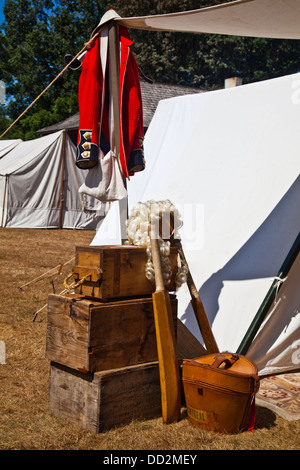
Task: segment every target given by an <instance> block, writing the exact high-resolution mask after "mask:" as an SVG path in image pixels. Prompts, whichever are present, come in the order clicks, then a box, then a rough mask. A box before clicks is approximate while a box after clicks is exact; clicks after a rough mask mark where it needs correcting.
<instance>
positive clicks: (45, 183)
mask: <svg viewBox="0 0 300 470" xmlns="http://www.w3.org/2000/svg"><path fill="white" fill-rule="evenodd" d="M14 143H16V142H14ZM0 145H1V147H0V151H1V149H2V148H3V151H4V149H8V148H9V147H10V148H11V150H10V151H8V152H6V154H5V155H4V156H3V158H1V160H0V224H1V226H2V227H18V228H72V229H73V228H74V229H96V228H97V227H98V226H99V223H100V221H101V220H102V218H103V215H104V214H103V207H102V205H101V203H100V202H99V201H96V200H94V199H92V198H89V200H88V203H87V205H88V207H89V209H90V210H89V211H88V212H87V211H83V208H82V201H81V199H80V196H79V194H78V189H79V187H80V186H81V184H82V183H83V181H84V178H85V173H84V171H83V170H79V169H78V168H77V167H76V166H75V155H76V148H75V146H74V144H73V143H72V142H71V140H70V139H69V137H68V135H64V132H63V131H60V132H56V133H54V134H50V135H47V136H45V137H41V138H39V139H34V140H30V141H26V142H22V141H18V142H17V145H15V146H14V145H12V142H11V141H1V142H0Z"/></svg>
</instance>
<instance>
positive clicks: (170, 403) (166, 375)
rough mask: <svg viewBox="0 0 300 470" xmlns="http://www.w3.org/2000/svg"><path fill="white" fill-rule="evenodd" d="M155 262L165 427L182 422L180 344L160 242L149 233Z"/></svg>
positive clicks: (155, 305)
mask: <svg viewBox="0 0 300 470" xmlns="http://www.w3.org/2000/svg"><path fill="white" fill-rule="evenodd" d="M150 239H151V251H152V261H153V266H154V271H155V284H156V291H155V292H154V293H153V294H152V300H153V311H154V322H155V333H156V344H157V356H158V364H159V378H160V390H161V406H162V417H163V422H164V423H165V424H169V423H173V422H176V421H179V419H180V410H181V386H180V376H179V365H178V356H177V345H176V338H175V330H174V324H173V318H172V317H173V315H172V307H171V301H170V296H169V293H168V292H167V291H166V290H165V288H164V281H163V275H162V268H161V260H160V253H159V245H158V239H157V238H156V236H155V233H154V231H153V230H150Z"/></svg>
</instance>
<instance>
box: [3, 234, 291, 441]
mask: <svg viewBox="0 0 300 470" xmlns="http://www.w3.org/2000/svg"><path fill="white" fill-rule="evenodd" d="M93 237H94V232H91V231H72V230H62V231H60V230H29V229H28V230H23V229H0V268H1V283H0V289H1V295H0V299H1V309H0V340H3V341H4V342H5V344H6V364H0V384H1V387H0V391H1V393H0V413H1V414H0V450H19V449H26V450H29V449H33V450H38V449H41V450H46V449H48V450H54V449H57V450H80V449H85V450H91V449H93V450H101V449H102V450H139V449H144V450H224V449H227V450H239V449H240V450H247V449H248V450H257V449H260V450H282V449H286V450H291V449H299V436H300V421H296V422H289V421H285V420H283V419H282V418H280V417H278V416H275V415H274V414H273V413H272V412H271V411H268V410H266V409H264V408H257V420H256V429H255V430H254V431H253V432H244V433H241V434H237V435H219V434H216V433H213V432H206V431H202V430H200V429H198V428H195V427H193V426H191V425H190V424H189V423H188V421H187V419H186V415H185V410H184V409H183V410H182V419H181V421H180V422H178V423H176V424H172V425H168V426H166V425H164V424H163V423H162V421H161V419H154V420H149V421H144V422H132V423H131V424H129V425H128V426H123V427H120V428H117V429H114V430H111V431H109V432H106V433H103V434H92V433H90V432H88V431H87V430H85V429H83V428H81V427H79V426H76V425H74V424H72V423H70V422H69V421H67V420H64V419H60V418H57V417H54V416H52V415H51V414H50V413H49V397H48V387H49V383H48V382H49V361H48V360H47V358H46V357H45V338H46V310H45V309H44V310H42V311H40V312H39V314H38V316H37V318H36V321H35V322H33V318H34V313H35V312H36V311H37V310H38V309H40V308H41V307H43V305H45V304H46V302H47V298H48V295H49V293H51V292H52V285H51V284H50V281H51V280H52V281H53V282H54V286H55V290H56V292H57V293H58V292H61V291H62V290H63V279H64V277H65V275H66V274H68V273H69V271H70V267H71V264H69V265H68V266H65V267H64V269H63V272H62V275H61V276H59V275H58V274H56V273H54V274H52V276H47V277H45V278H44V279H42V280H39V281H37V282H35V283H32V284H30V285H28V286H27V287H24V288H23V291H21V290H19V289H18V286H21V285H24V284H25V283H27V282H28V281H31V280H32V279H34V278H36V277H38V276H40V275H41V274H44V273H45V272H46V271H48V270H49V269H51V268H53V267H55V266H57V265H59V264H60V263H62V262H66V261H68V260H70V259H71V258H72V257H73V256H74V253H75V246H76V245H88V244H89V243H90V241H91V240H92V239H93Z"/></svg>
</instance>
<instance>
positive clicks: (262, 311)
mask: <svg viewBox="0 0 300 470" xmlns="http://www.w3.org/2000/svg"><path fill="white" fill-rule="evenodd" d="M299 251H300V233H299V234H298V236H297V238H296V240H295V241H294V243H293V245H292V247H291V249H290V251H289V252H288V255H287V257H286V258H285V260H284V262H283V264H282V266H281V268H280V270H279V272H278V274H277V276H276V279H275V280H274V281H273V283H272V285H271V287H270V289H269V290H268V292H267V295H266V297H265V298H264V300H263V302H262V304H261V306H260V308H259V309H258V312H257V313H256V315H255V317H254V318H253V320H252V322H251V325H250V326H249V328H248V330H247V332H246V334H245V336H244V338H243V339H242V341H241V343H240V345H239V347H238V349H237V351H236V352H237V354H242V355H246V354H247V351H248V349H249V347H250V345H251V343H252V341H253V339H254V337H255V335H256V333H257V332H258V330H259V327H260V325H261V324H262V322H263V320H264V319H265V317H266V314H267V313H268V310H269V309H270V307H271V305H272V302H273V301H274V298H275V294H276V284H277V283H278V279H284V278H285V277H286V276H287V275H288V272H289V270H290V268H291V267H292V264H293V263H294V261H295V259H296V257H297V256H298V253H299ZM279 282H280V281H279Z"/></svg>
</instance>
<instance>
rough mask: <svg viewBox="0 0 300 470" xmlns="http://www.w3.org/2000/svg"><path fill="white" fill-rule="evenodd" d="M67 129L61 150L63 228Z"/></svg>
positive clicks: (60, 218) (63, 136) (60, 222)
mask: <svg viewBox="0 0 300 470" xmlns="http://www.w3.org/2000/svg"><path fill="white" fill-rule="evenodd" d="M65 145H66V131H63V135H62V151H61V167H62V168H61V187H60V206H59V225H58V227H59V229H60V230H61V229H62V215H63V206H64V181H65V160H66V149H65Z"/></svg>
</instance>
